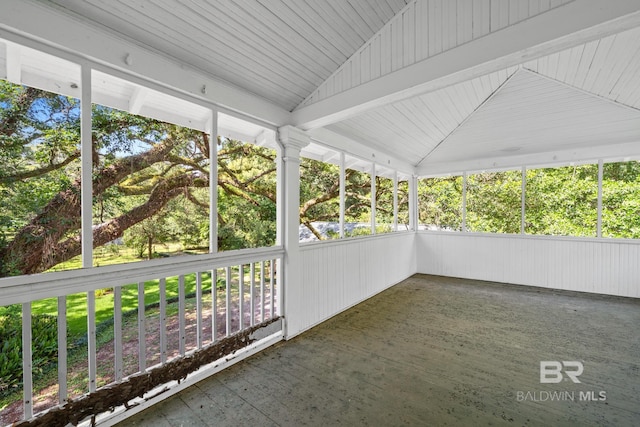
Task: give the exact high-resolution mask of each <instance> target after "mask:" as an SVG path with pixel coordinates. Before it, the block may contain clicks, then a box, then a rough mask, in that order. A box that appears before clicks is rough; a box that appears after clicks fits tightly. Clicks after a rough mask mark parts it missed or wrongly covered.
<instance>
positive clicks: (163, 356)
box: [158, 277, 167, 365]
mask: <svg viewBox="0 0 640 427" xmlns="http://www.w3.org/2000/svg"><path fill="white" fill-rule="evenodd" d="M158 286H159V292H160V363H162V364H163V365H164V364H165V363H166V362H167V280H166V279H165V278H164V277H163V278H162V279H160V283H159V285H158Z"/></svg>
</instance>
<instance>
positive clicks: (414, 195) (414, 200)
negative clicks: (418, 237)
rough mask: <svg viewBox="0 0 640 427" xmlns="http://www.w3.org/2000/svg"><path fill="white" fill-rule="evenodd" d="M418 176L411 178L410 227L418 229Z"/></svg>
mask: <svg viewBox="0 0 640 427" xmlns="http://www.w3.org/2000/svg"><path fill="white" fill-rule="evenodd" d="M418 221H419V218H418V177H417V176H416V175H411V177H410V178H409V229H411V230H412V231H418V225H419V224H418Z"/></svg>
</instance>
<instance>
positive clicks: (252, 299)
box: [249, 262, 256, 326]
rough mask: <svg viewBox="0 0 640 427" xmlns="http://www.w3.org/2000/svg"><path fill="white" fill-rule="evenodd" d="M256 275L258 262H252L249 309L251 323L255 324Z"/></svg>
mask: <svg viewBox="0 0 640 427" xmlns="http://www.w3.org/2000/svg"><path fill="white" fill-rule="evenodd" d="M255 276H256V263H255V262H252V263H251V268H250V269H249V298H250V301H249V311H250V312H251V320H250V325H251V326H253V325H255V324H256V304H255V295H254V294H255V292H254V288H255Z"/></svg>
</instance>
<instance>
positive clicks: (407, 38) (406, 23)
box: [402, 3, 416, 67]
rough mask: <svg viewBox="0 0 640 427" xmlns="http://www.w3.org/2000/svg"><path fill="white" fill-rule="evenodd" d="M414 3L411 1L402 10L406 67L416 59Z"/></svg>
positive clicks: (404, 64)
mask: <svg viewBox="0 0 640 427" xmlns="http://www.w3.org/2000/svg"><path fill="white" fill-rule="evenodd" d="M413 5H414V4H413V3H410V4H409V5H408V6H407V8H406V9H404V11H403V12H402V53H403V55H402V57H403V66H404V67H406V66H408V65H411V64H413V63H414V62H415V61H416V25H415V23H416V21H415V19H416V18H415V10H414V6H413Z"/></svg>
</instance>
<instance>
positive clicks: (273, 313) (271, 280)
mask: <svg viewBox="0 0 640 427" xmlns="http://www.w3.org/2000/svg"><path fill="white" fill-rule="evenodd" d="M275 266H276V260H275V259H272V260H271V266H270V267H271V277H270V278H269V282H270V284H269V285H270V288H271V289H270V292H269V294H270V295H269V297H270V298H271V318H272V319H273V318H274V317H275V305H274V304H275V299H274V290H275V284H276V281H275V275H276V274H275V270H276V269H275Z"/></svg>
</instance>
